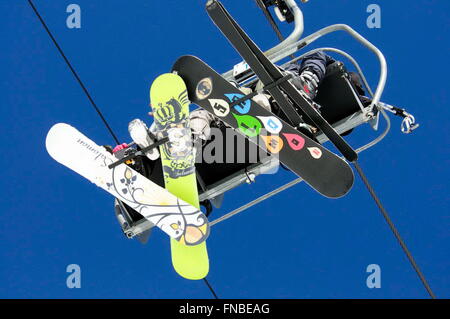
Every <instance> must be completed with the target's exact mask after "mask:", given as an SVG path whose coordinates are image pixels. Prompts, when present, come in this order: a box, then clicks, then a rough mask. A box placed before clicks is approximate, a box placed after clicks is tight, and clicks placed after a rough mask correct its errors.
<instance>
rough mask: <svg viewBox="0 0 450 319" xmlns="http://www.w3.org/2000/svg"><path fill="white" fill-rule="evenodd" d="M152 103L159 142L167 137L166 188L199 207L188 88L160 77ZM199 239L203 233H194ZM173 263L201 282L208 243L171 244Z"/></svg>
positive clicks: (162, 149) (152, 90) (176, 80)
mask: <svg viewBox="0 0 450 319" xmlns="http://www.w3.org/2000/svg"><path fill="white" fill-rule="evenodd" d="M150 101H151V106H152V109H153V116H154V118H155V124H156V127H157V134H156V136H157V137H158V139H161V138H163V137H166V136H168V137H169V142H168V143H166V144H164V145H161V146H160V147H159V148H160V153H161V160H162V165H163V172H164V182H165V187H166V189H167V190H168V191H169V192H171V193H172V194H173V195H176V196H178V197H179V198H180V199H182V200H184V201H185V202H187V203H189V204H191V205H192V206H194V207H197V208H199V207H200V205H199V200H198V192H197V180H196V175H195V165H194V164H195V154H194V152H193V145H192V137H191V130H190V126H189V99H188V95H187V90H186V85H185V84H184V81H183V79H182V78H181V77H179V76H178V75H176V74H174V73H166V74H163V75H161V76H159V77H158V78H157V79H156V80H155V81H154V82H153V84H152V86H151V88H150ZM191 235H192V236H199V235H200V234H191ZM170 246H171V250H172V264H173V267H174V268H175V270H176V272H177V273H178V274H179V275H180V276H182V277H184V278H186V279H190V280H199V279H203V278H205V277H206V275H207V274H208V272H209V259H208V251H207V249H206V242H203V243H201V244H199V245H196V246H186V245H184V244H183V243H179V242H177V241H175V240H172V239H171V241H170Z"/></svg>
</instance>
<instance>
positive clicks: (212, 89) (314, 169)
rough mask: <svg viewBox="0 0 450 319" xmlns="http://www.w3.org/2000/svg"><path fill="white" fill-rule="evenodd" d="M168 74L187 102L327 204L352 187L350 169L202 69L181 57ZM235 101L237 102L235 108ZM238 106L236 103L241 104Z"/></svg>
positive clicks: (191, 58) (197, 61)
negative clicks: (254, 145) (179, 82)
mask: <svg viewBox="0 0 450 319" xmlns="http://www.w3.org/2000/svg"><path fill="white" fill-rule="evenodd" d="M173 70H174V71H177V72H178V74H179V75H180V76H181V77H182V78H183V80H184V82H185V83H186V86H187V89H188V94H189V98H190V99H191V101H192V103H195V104H197V105H199V106H200V107H202V108H203V109H205V110H207V111H208V112H210V113H211V114H213V115H214V116H216V117H217V118H219V119H220V120H221V121H223V122H225V123H226V124H228V125H230V126H231V127H233V128H235V129H236V131H237V132H239V133H241V134H242V135H243V136H245V137H247V138H249V139H250V141H252V142H255V139H252V138H255V137H258V138H259V143H258V146H259V147H261V146H265V149H266V150H268V151H269V152H270V153H272V154H273V155H275V156H278V158H279V160H280V161H281V162H282V163H283V164H284V165H286V166H287V167H288V168H289V169H290V170H291V171H293V172H294V173H295V174H297V175H298V176H299V177H301V178H303V179H304V181H305V182H306V183H307V184H308V185H310V186H311V187H312V188H314V189H315V190H316V191H318V192H319V193H320V194H322V195H323V196H326V197H330V198H338V197H342V196H344V195H346V194H347V193H348V192H349V191H350V189H351V188H352V186H353V181H354V175H353V171H352V169H351V167H350V166H349V165H348V163H347V162H345V161H344V160H343V159H341V158H340V157H339V156H337V155H336V154H334V153H332V152H330V151H329V150H328V149H326V148H325V147H323V146H322V145H320V144H319V143H316V142H315V141H313V140H312V139H310V138H309V137H307V136H305V135H304V134H302V133H301V132H299V131H298V130H296V129H295V128H293V127H292V126H290V125H289V124H288V123H286V122H284V121H283V120H281V119H280V118H278V117H277V116H276V115H275V114H273V113H272V112H270V111H268V110H266V109H265V108H263V107H262V106H260V105H259V104H257V103H256V102H254V101H253V100H251V99H247V100H242V99H243V98H244V94H243V93H242V92H241V91H240V90H239V89H238V88H236V87H234V86H233V85H232V84H231V83H230V82H228V81H227V80H225V79H224V78H223V77H222V76H221V75H220V74H218V73H217V72H216V71H215V70H213V69H212V68H211V67H209V66H208V65H207V64H206V63H204V62H203V61H202V60H200V59H199V58H197V57H194V56H182V57H180V58H179V59H178V60H177V61H176V62H175V64H174V66H173ZM236 101H240V103H239V102H238V103H239V104H236ZM241 101H242V102H241Z"/></svg>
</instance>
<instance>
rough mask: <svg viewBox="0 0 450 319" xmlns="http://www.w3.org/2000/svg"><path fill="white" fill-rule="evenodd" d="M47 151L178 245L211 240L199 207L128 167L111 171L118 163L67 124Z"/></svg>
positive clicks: (50, 138)
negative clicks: (114, 164) (124, 204)
mask: <svg viewBox="0 0 450 319" xmlns="http://www.w3.org/2000/svg"><path fill="white" fill-rule="evenodd" d="M46 147H47V151H48V153H49V154H50V156H51V157H52V158H53V159H55V160H56V161H57V162H59V163H60V164H62V165H64V166H66V167H68V168H70V169H71V170H73V171H74V172H76V173H78V174H80V175H81V176H83V177H84V178H86V179H88V180H89V181H91V182H92V183H94V184H96V185H97V186H98V187H100V188H102V189H103V190H105V191H107V192H108V193H110V194H111V195H113V196H114V197H116V198H117V199H118V200H120V201H122V202H124V203H126V204H127V205H128V206H130V207H132V208H133V209H134V210H136V211H137V212H138V213H140V214H141V215H142V216H143V217H144V218H146V219H148V220H149V221H150V222H151V223H153V224H154V225H155V226H157V227H159V228H160V229H161V230H162V231H164V232H165V233H166V234H168V235H169V236H170V237H171V238H173V239H174V240H175V241H176V242H177V243H179V244H181V245H183V246H184V245H196V244H199V243H201V242H204V241H205V240H206V238H207V237H208V234H209V224H208V221H207V218H206V216H205V215H204V214H203V213H202V212H201V211H200V210H199V209H198V207H194V206H193V205H190V204H188V203H187V202H185V201H183V200H181V199H179V198H178V197H176V196H174V195H172V194H171V193H169V192H168V191H167V190H165V189H164V188H162V187H160V186H158V185H157V184H155V183H153V182H152V181H150V180H149V179H147V178H146V177H144V176H142V175H141V174H139V173H138V172H136V171H135V170H133V169H132V168H131V167H128V166H127V165H125V164H120V165H118V166H116V167H114V168H112V169H110V168H108V166H109V165H110V164H112V163H114V162H115V161H116V160H117V159H116V158H115V157H114V156H113V155H112V154H110V153H109V152H108V151H106V149H105V148H103V147H101V146H99V145H97V144H96V143H94V142H93V141H92V140H90V139H89V138H87V137H86V136H84V135H83V134H82V133H80V132H79V131H78V130H77V129H75V128H74V127H72V126H70V125H68V124H64V123H59V124H56V125H54V126H53V127H52V128H51V129H50V131H49V132H48V134H47V138H46Z"/></svg>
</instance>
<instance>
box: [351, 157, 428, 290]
mask: <svg viewBox="0 0 450 319" xmlns="http://www.w3.org/2000/svg"><path fill="white" fill-rule="evenodd" d="M353 166H355V168H356V171H357V172H358V174H359V176H360V177H361V179H362V180H363V182H364V185H365V186H366V188H367V190H368V191H369V193H370V195H371V196H372V198H373V200H374V201H375V203H376V204H377V206H378V208H379V209H380V212H381V214H382V215H383V217H384V219H385V220H386V222H387V223H388V225H389V227H390V229H391V231H392V232H393V233H394V236H395V238H396V239H397V241H398V242H399V244H400V246H401V247H402V249H403V251H404V252H405V254H406V256H407V257H408V260H409V262H410V263H411V265H412V267H413V268H414V270H415V271H416V273H417V275H418V276H419V278H420V280H421V281H422V284H423V285H424V286H425V289H426V290H427V292H428V294H429V295H430V297H431V298H433V299H436V295H435V294H434V293H433V291H432V290H431V287H430V285H429V284H428V282H427V280H426V278H425V276H424V275H423V273H422V271H421V270H420V268H419V266H418V265H417V263H416V261H415V260H414V257H413V256H412V254H411V252H410V251H409V249H408V247H407V246H406V244H405V242H404V241H403V239H402V237H401V236H400V233H399V232H398V230H397V228H396V227H395V225H394V223H393V222H392V220H391V218H390V217H389V214H388V213H387V211H386V209H385V208H384V206H383V205H382V204H381V201H380V199H379V198H378V196H377V195H376V194H375V191H374V189H373V188H372V186H371V185H370V183H369V181H368V179H367V177H366V175H365V174H364V172H363V171H362V169H361V167H360V166H359V164H358V162H356V161H355V162H353Z"/></svg>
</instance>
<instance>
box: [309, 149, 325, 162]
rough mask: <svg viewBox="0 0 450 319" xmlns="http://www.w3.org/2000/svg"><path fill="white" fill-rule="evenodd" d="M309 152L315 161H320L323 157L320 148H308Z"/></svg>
mask: <svg viewBox="0 0 450 319" xmlns="http://www.w3.org/2000/svg"><path fill="white" fill-rule="evenodd" d="M308 151H309V152H310V153H311V156H312V157H313V158H314V159H319V158H321V157H322V151H321V149H320V148H318V147H308Z"/></svg>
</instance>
